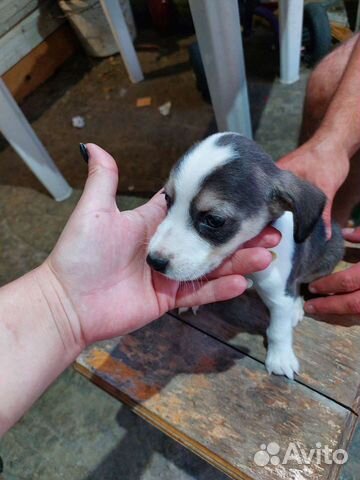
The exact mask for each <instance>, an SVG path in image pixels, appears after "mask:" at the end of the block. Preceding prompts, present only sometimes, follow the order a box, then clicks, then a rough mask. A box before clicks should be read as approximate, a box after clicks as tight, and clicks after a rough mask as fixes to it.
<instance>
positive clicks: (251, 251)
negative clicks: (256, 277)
mask: <svg viewBox="0 0 360 480" xmlns="http://www.w3.org/2000/svg"><path fill="white" fill-rule="evenodd" d="M271 261H272V255H271V253H270V252H269V251H268V250H266V249H265V248H260V247H256V248H243V249H241V250H237V251H236V252H235V253H234V254H233V255H232V256H231V257H230V258H228V259H227V260H225V262H224V263H223V264H222V265H221V266H220V267H218V268H217V269H216V270H214V271H213V272H211V274H210V275H207V278H209V279H211V278H218V277H222V276H224V275H234V274H235V275H250V274H251V273H254V272H258V271H259V270H264V269H265V268H266V267H268V266H269V265H270V263H271Z"/></svg>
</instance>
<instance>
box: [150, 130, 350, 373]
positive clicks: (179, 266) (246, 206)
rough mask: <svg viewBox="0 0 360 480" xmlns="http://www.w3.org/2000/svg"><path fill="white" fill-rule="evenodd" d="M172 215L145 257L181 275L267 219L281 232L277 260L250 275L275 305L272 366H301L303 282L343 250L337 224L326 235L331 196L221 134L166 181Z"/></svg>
mask: <svg viewBox="0 0 360 480" xmlns="http://www.w3.org/2000/svg"><path fill="white" fill-rule="evenodd" d="M165 199H166V202H167V206H168V214H167V216H166V218H165V219H164V220H163V222H162V223H161V224H160V225H159V227H158V229H157V230H156V232H155V234H154V236H153V237H152V239H151V241H150V244H149V249H148V256H147V262H148V263H149V265H150V266H151V267H152V268H153V269H154V270H157V271H158V272H161V273H162V274H164V275H166V276H167V277H169V278H172V279H174V280H178V281H187V280H195V279H198V278H200V277H202V276H204V275H206V274H207V273H209V272H210V271H212V270H213V269H215V268H216V267H217V266H219V265H220V264H221V263H222V262H223V260H224V259H225V258H226V257H228V256H229V255H231V254H232V253H233V252H234V251H235V250H237V249H238V248H239V247H240V246H241V245H242V244H243V243H244V242H246V241H248V240H250V239H251V238H253V237H255V236H256V235H258V234H259V233H260V232H261V231H262V230H263V228H264V227H265V226H266V225H268V224H273V225H274V227H275V228H277V229H278V230H280V232H281V233H282V239H281V242H280V243H279V245H278V246H277V247H276V248H274V249H273V250H274V251H275V253H276V259H275V260H274V261H273V262H272V263H271V264H270V266H269V267H268V268H266V269H265V270H263V271H261V272H258V273H255V274H253V275H252V279H253V280H254V286H255V288H256V290H257V291H258V293H259V295H260V297H261V298H262V300H263V302H264V303H265V305H266V306H267V307H268V309H269V312H270V325H269V328H268V329H267V340H268V351H267V357H266V367H267V369H268V371H269V372H270V373H275V374H278V375H286V376H287V377H288V378H293V376H294V372H298V371H299V364H298V360H297V358H296V356H295V354H294V351H293V346H292V329H293V327H294V326H295V325H296V324H297V322H298V321H299V320H300V319H301V318H302V317H303V314H304V313H303V308H302V299H301V297H300V285H301V284H302V283H308V282H310V281H312V280H314V279H316V278H318V277H320V276H322V275H326V274H328V273H330V272H331V271H332V270H333V268H334V266H335V265H336V263H337V262H338V261H339V260H340V259H341V258H342V255H343V241H342V236H341V232H340V229H339V227H338V226H337V225H336V224H333V226H332V238H331V240H328V241H327V240H326V234H325V227H324V223H323V220H322V218H321V214H322V211H323V209H324V206H325V201H326V198H325V195H324V194H323V193H322V192H321V191H320V190H319V189H317V188H316V187H314V186H313V185H311V184H310V183H307V182H305V181H302V180H300V179H299V178H297V177H296V176H295V175H293V174H292V173H290V172H288V171H284V170H280V169H279V168H278V167H277V166H276V165H275V163H274V162H273V161H272V159H271V158H270V157H269V156H268V155H267V154H266V153H265V152H264V151H263V150H262V149H261V148H260V147H259V146H258V145H257V144H256V143H254V142H253V141H251V140H249V139H247V138H245V137H243V136H241V135H238V134H235V133H228V132H227V133H218V134H215V135H212V136H210V137H208V138H206V139H205V140H203V141H202V142H200V143H199V144H197V145H195V146H194V147H192V148H191V149H190V150H189V151H188V152H187V153H186V154H185V155H184V156H183V157H182V158H181V159H180V160H179V161H178V162H177V163H176V165H175V166H174V168H173V169H172V171H171V173H170V177H169V179H168V181H167V183H166V185H165Z"/></svg>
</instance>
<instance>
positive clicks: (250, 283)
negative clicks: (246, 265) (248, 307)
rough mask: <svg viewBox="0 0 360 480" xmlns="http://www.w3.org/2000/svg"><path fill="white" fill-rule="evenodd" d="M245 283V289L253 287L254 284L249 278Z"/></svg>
mask: <svg viewBox="0 0 360 480" xmlns="http://www.w3.org/2000/svg"><path fill="white" fill-rule="evenodd" d="M246 281H247V287H246V289H248V288H251V287H252V286H253V285H254V282H253V281H252V280H251V278H247V279H246Z"/></svg>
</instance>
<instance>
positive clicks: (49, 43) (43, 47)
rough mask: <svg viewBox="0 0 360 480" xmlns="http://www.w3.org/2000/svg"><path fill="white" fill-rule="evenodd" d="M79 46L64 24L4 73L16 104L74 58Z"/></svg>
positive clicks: (68, 27) (71, 32) (5, 80)
mask: <svg viewBox="0 0 360 480" xmlns="http://www.w3.org/2000/svg"><path fill="white" fill-rule="evenodd" d="M78 45H79V42H78V40H77V38H76V36H75V34H74V33H73V31H72V29H71V28H70V26H69V25H68V24H67V23H66V24H64V25H62V26H61V27H60V28H58V29H57V30H56V31H55V32H54V33H52V34H51V35H49V37H47V39H46V40H45V41H44V42H42V43H40V45H38V46H37V47H35V48H34V50H32V51H31V52H30V53H28V54H27V55H26V56H25V57H24V58H23V59H22V60H20V62H18V63H17V64H16V65H14V66H13V67H12V68H11V69H10V70H8V71H7V72H6V73H4V75H3V77H2V78H3V80H4V82H5V84H6V86H7V87H8V88H9V90H10V92H11V93H12V95H13V96H14V98H15V100H16V101H18V102H21V101H22V100H23V99H24V98H25V97H27V96H28V95H29V94H30V93H31V92H33V91H34V90H36V88H37V87H38V86H40V85H41V84H42V83H44V82H45V81H46V80H47V79H48V78H50V77H51V76H52V75H53V73H54V72H55V71H56V70H57V69H58V68H59V67H60V66H61V65H62V64H63V63H64V62H65V61H66V60H67V59H68V58H70V57H71V56H72V55H73V54H74V52H75V51H76V49H77V48H78Z"/></svg>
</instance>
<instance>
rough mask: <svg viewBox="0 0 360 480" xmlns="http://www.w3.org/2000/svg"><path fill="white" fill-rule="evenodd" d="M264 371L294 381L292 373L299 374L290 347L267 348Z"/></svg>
mask: <svg viewBox="0 0 360 480" xmlns="http://www.w3.org/2000/svg"><path fill="white" fill-rule="evenodd" d="M265 366H266V369H267V371H268V372H269V373H274V374H275V375H285V376H286V377H287V378H290V380H293V379H294V373H299V371H300V366H299V361H298V359H297V358H296V356H295V353H294V351H293V349H292V348H291V347H284V346H275V345H273V346H271V345H270V346H269V349H268V353H267V356H266V361H265Z"/></svg>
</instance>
